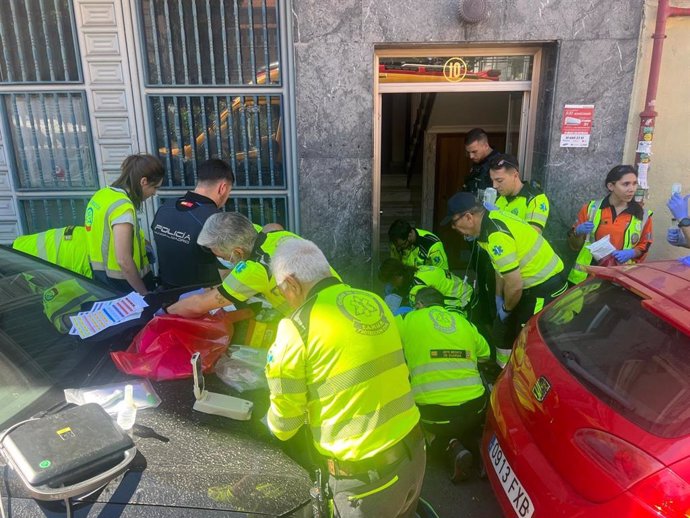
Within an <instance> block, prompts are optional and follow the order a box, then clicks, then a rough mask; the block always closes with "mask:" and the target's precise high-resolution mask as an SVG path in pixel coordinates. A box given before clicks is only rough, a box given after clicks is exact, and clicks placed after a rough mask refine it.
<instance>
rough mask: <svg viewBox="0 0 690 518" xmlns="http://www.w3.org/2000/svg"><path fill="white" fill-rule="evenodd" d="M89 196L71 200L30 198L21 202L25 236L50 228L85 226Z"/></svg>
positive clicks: (20, 207) (70, 198) (71, 198)
mask: <svg viewBox="0 0 690 518" xmlns="http://www.w3.org/2000/svg"><path fill="white" fill-rule="evenodd" d="M88 202H89V196H83V197H69V198H29V199H20V200H19V210H20V213H21V218H22V221H23V223H24V229H25V232H24V233H25V234H33V233H35V232H43V231H44V230H48V229H49V228H60V227H66V226H68V225H83V224H84V212H85V211H86V205H87V203H88Z"/></svg>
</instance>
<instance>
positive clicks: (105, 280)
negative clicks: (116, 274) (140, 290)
mask: <svg viewBox="0 0 690 518" xmlns="http://www.w3.org/2000/svg"><path fill="white" fill-rule="evenodd" d="M93 280H95V281H96V282H98V283H100V284H102V285H103V286H107V287H108V288H110V289H111V290H113V291H116V292H118V293H120V294H122V295H125V294H127V293H131V292H133V291H134V288H132V287H131V286H130V285H129V283H128V282H127V281H126V280H124V279H113V278H112V277H108V275H107V274H106V273H105V272H104V271H102V270H94V271H93ZM142 281H144V285H145V286H146V288H147V289H148V290H149V291H151V290H153V289H154V288H155V287H156V283H155V281H154V278H153V273H152V272H149V273H147V274H146V275H144V278H143V279H142Z"/></svg>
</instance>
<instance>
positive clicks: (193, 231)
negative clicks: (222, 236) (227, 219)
mask: <svg viewBox="0 0 690 518" xmlns="http://www.w3.org/2000/svg"><path fill="white" fill-rule="evenodd" d="M217 212H218V208H217V207H216V205H215V203H213V202H212V201H210V200H209V203H201V202H199V201H195V200H190V199H188V198H187V197H185V196H183V197H181V198H178V199H177V200H176V201H175V202H171V201H169V202H167V203H165V204H163V205H162V206H161V207H160V208H159V209H158V212H156V216H155V217H154V219H153V223H152V224H151V229H152V230H153V235H154V239H155V240H156V249H157V252H158V268H159V270H158V273H159V275H160V278H161V281H162V283H163V285H164V286H167V287H178V286H192V285H198V284H212V283H216V284H217V283H219V282H220V276H219V275H218V268H219V266H220V265H219V263H218V261H217V259H216V257H215V256H214V255H213V254H212V253H211V252H209V251H207V250H205V249H203V248H202V247H200V246H199V245H197V243H196V240H197V238H198V237H199V233H200V232H201V228H202V227H203V226H204V222H205V221H206V220H207V219H208V218H209V217H210V216H211V215H213V214H216V213H217Z"/></svg>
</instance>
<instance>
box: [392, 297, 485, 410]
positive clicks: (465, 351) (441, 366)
mask: <svg viewBox="0 0 690 518" xmlns="http://www.w3.org/2000/svg"><path fill="white" fill-rule="evenodd" d="M396 322H397V324H398V327H399V328H400V336H401V337H402V342H403V349H404V351H405V358H406V360H407V365H408V367H409V369H410V377H411V381H412V392H413V393H414V399H415V402H416V403H417V404H418V405H443V406H457V405H461V404H463V403H466V402H467V401H471V400H473V399H476V398H478V397H479V396H481V395H482V394H483V393H484V384H483V383H482V379H481V377H480V376H479V371H478V369H477V361H478V360H479V359H484V358H488V357H489V355H490V351H489V344H488V343H487V342H486V340H485V339H484V337H483V336H482V335H480V334H479V332H478V331H477V329H476V328H475V327H474V326H473V325H472V324H470V323H469V322H468V321H467V320H466V319H465V317H463V316H462V315H459V314H458V313H456V312H454V311H448V310H447V309H445V308H442V307H440V306H431V307H426V308H422V309H416V310H414V311H411V312H410V313H407V314H405V315H404V316H398V317H396Z"/></svg>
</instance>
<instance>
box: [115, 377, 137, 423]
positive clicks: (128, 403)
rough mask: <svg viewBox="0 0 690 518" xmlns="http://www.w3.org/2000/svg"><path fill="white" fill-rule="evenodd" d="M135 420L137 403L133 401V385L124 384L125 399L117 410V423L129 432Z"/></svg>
mask: <svg viewBox="0 0 690 518" xmlns="http://www.w3.org/2000/svg"><path fill="white" fill-rule="evenodd" d="M136 420H137V405H136V404H135V403H134V387H133V386H132V385H125V399H124V401H123V402H122V403H121V406H120V410H119V411H118V412H117V424H118V425H119V426H120V428H122V429H123V430H124V431H125V432H129V431H130V430H131V429H132V427H133V426H134V421H136Z"/></svg>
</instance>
